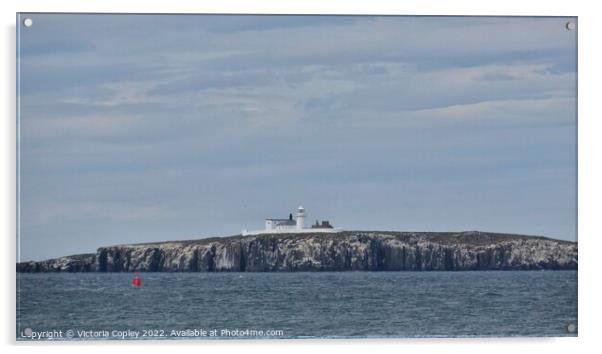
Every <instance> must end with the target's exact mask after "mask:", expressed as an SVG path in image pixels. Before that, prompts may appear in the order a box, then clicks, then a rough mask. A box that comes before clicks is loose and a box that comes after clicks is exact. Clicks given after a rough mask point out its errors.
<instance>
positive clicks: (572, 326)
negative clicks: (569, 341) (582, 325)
mask: <svg viewBox="0 0 602 354" xmlns="http://www.w3.org/2000/svg"><path fill="white" fill-rule="evenodd" d="M566 330H567V332H569V333H575V332H576V331H577V326H576V325H575V324H574V323H571V324H570V325H568V326H566Z"/></svg>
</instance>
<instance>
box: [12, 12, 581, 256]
mask: <svg viewBox="0 0 602 354" xmlns="http://www.w3.org/2000/svg"><path fill="white" fill-rule="evenodd" d="M24 17H29V18H31V19H32V20H33V25H32V26H31V27H29V28H26V27H24V26H19V27H20V28H19V29H18V37H19V38H18V64H19V72H18V76H19V83H18V98H19V107H18V108H19V117H18V119H19V149H18V151H19V170H18V173H19V188H20V190H19V250H18V252H19V255H18V260H20V261H25V260H41V259H47V258H52V257H58V256H64V255H69V254H77V253H90V252H95V251H96V249H97V248H98V247H100V246H107V245H114V244H124V243H136V242H147V241H163V240H183V239H195V238H204V237H212V236H227V235H235V234H239V233H240V231H241V230H242V229H249V230H254V229H261V228H263V219H264V218H266V217H284V218H285V217H288V214H289V213H290V212H293V211H294V209H295V208H296V207H297V206H299V205H303V206H304V207H305V208H306V210H307V214H308V216H307V219H308V220H309V221H311V222H313V221H314V220H315V219H320V220H326V219H327V220H330V221H331V223H332V224H333V225H334V226H336V227H342V228H344V229H347V230H399V231H464V230H481V231H490V232H508V233H521V234H530V235H543V236H548V237H552V238H558V239H565V240H576V239H577V234H576V228H577V220H576V208H577V206H576V198H577V195H576V183H577V182H576V163H577V160H576V149H577V139H576V128H577V117H576V116H577V112H576V103H577V102H576V99H577V92H576V90H577V88H576V80H577V64H576V50H577V34H576V30H573V31H569V30H567V29H566V23H567V21H570V20H573V21H574V20H575V19H571V18H533V17H394V16H393V17H382V16H381V17H374V16H240V15H239V16H226V15H83V14H79V15H77V14H29V15H27V16H25V15H22V16H21V19H23V18H24Z"/></svg>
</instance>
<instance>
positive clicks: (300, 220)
mask: <svg viewBox="0 0 602 354" xmlns="http://www.w3.org/2000/svg"><path fill="white" fill-rule="evenodd" d="M296 216H297V230H303V225H304V224H305V209H303V207H302V206H299V208H298V209H297V215H296Z"/></svg>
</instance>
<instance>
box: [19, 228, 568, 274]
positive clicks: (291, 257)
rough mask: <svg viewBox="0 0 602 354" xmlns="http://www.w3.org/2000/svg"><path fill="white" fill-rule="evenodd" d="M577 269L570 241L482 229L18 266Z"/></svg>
mask: <svg viewBox="0 0 602 354" xmlns="http://www.w3.org/2000/svg"><path fill="white" fill-rule="evenodd" d="M513 269H515V270H523V269H524V270H529V269H577V243H576V242H568V241H559V240H553V239H549V238H545V237H535V236H524V235H509V234H496V233H487V232H476V231H473V232H461V233H427V232H422V233H420V232H380V231H374V232H367V231H345V232H340V233H335V234H319V233H316V234H264V235H256V236H245V237H243V236H232V237H223V238H209V239H201V240H191V241H172V242H161V243H145V244H133V245H119V246H110V247H101V248H99V249H98V251H97V252H96V254H83V255H75V256H67V257H60V258H56V259H50V260H46V261H40V262H33V261H32V262H23V263H18V264H17V271H20V272H93V271H96V272H133V271H149V272H227V271H230V272H292V271H346V270H369V271H403V270H406V271H422V270H425V271H428V270H446V271H454V270H456V271H458V270H513Z"/></svg>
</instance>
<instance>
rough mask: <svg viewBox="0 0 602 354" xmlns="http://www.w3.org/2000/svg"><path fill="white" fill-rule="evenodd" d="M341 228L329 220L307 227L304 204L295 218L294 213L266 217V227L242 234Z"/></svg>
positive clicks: (310, 231) (308, 231)
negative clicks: (273, 217)
mask: <svg viewBox="0 0 602 354" xmlns="http://www.w3.org/2000/svg"><path fill="white" fill-rule="evenodd" d="M339 231H341V228H336V229H335V228H334V227H332V225H330V222H328V221H327V220H325V221H322V223H321V224H320V223H319V222H318V220H316V223H315V224H313V225H312V226H311V227H309V228H306V227H305V209H304V208H303V207H302V206H299V208H297V212H296V213H295V219H293V214H289V216H288V219H272V218H269V219H265V229H263V230H254V231H247V230H242V235H243V236H246V235H259V234H270V233H272V234H275V233H315V232H329V233H332V232H339Z"/></svg>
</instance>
